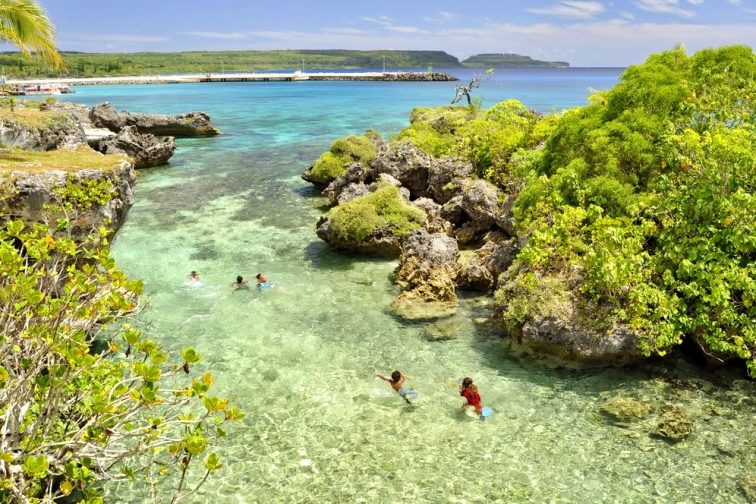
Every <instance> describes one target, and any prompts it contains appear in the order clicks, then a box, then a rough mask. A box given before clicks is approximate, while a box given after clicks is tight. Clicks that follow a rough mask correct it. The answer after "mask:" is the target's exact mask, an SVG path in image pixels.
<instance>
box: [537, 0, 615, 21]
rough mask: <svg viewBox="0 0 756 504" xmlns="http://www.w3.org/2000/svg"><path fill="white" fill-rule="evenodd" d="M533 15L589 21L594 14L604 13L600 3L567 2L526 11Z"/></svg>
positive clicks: (566, 0) (602, 5)
mask: <svg viewBox="0 0 756 504" xmlns="http://www.w3.org/2000/svg"><path fill="white" fill-rule="evenodd" d="M526 10H527V11H528V12H532V13H534V14H547V15H550V16H561V17H571V18H578V19H590V18H592V17H594V16H595V15H596V14H599V13H601V12H603V11H604V4H602V3H601V2H580V1H568V0H565V1H563V2H559V3H558V4H556V5H552V6H551V7H544V8H538V9H526Z"/></svg>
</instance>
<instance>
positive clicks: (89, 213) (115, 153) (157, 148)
mask: <svg viewBox="0 0 756 504" xmlns="http://www.w3.org/2000/svg"><path fill="white" fill-rule="evenodd" d="M24 106H25V105H24V102H23V101H21V102H19V103H18V104H17V105H16V106H15V107H16V108H15V111H12V112H11V113H9V114H8V113H6V114H4V115H3V118H2V120H0V141H2V143H3V145H4V149H3V153H6V154H7V155H8V156H10V157H11V159H12V158H13V156H14V153H24V152H54V153H56V156H55V157H56V162H55V163H51V164H50V166H42V167H39V166H38V164H39V163H38V162H37V163H31V162H24V161H23V159H22V156H16V157H18V158H19V159H20V160H19V161H13V162H9V163H3V164H4V165H5V166H3V169H2V170H0V182H1V183H2V192H3V195H4V197H3V198H2V202H1V203H0V212H1V213H2V220H3V222H6V221H8V220H13V219H22V220H23V221H25V222H27V223H34V222H41V223H47V224H48V225H50V224H52V223H54V222H55V219H56V218H59V217H60V216H61V215H59V214H60V212H59V211H54V210H50V209H51V208H61V207H62V205H64V204H65V203H66V202H67V201H68V200H69V199H70V198H67V193H71V192H73V191H72V190H70V188H82V187H84V188H86V187H95V186H96V187H101V188H106V193H107V197H104V198H102V199H97V201H96V202H95V203H92V202H87V204H84V205H76V204H75V202H74V207H76V208H75V216H74V219H73V222H71V223H70V225H69V226H68V227H67V232H69V233H72V236H73V237H74V238H76V236H78V235H81V234H83V233H86V232H89V231H91V230H92V229H97V228H99V227H100V226H106V227H107V228H108V229H109V230H110V231H111V233H113V234H114V233H116V232H117V231H118V229H119V228H120V227H121V225H122V224H123V222H124V221H125V219H126V216H127V214H128V211H129V209H130V208H131V205H132V204H133V201H134V198H133V186H134V184H135V182H136V172H135V170H136V169H141V168H148V167H153V166H162V165H165V164H167V163H168V160H169V159H170V157H171V156H172V155H173V153H174V151H175V149H176V141H175V137H196V136H212V135H218V134H220V131H218V130H217V129H216V128H215V127H214V126H213V125H212V122H211V121H210V118H209V117H208V116H207V115H206V114H203V113H201V112H192V113H189V114H184V115H177V116H165V115H156V114H134V113H129V112H118V111H116V110H115V109H114V108H113V107H112V106H111V105H110V104H108V103H102V104H100V105H97V106H95V107H93V108H92V109H89V108H87V107H85V106H82V105H75V104H71V103H43V104H42V105H40V106H39V109H40V110H39V111H37V110H33V111H32V112H34V116H33V117H34V118H38V117H43V118H44V120H43V121H36V122H33V121H30V120H29V117H31V116H30V115H29V114H23V113H22V112H23V107H24ZM98 153H99V154H98ZM97 156H100V157H99V158H98V157H97ZM69 157H70V158H72V161H70V163H68V164H66V160H67V159H68V158H69ZM82 158H85V159H86V161H85V162H83V161H82ZM58 161H60V163H61V164H62V165H65V167H63V168H58V167H57V166H56V165H57V164H58ZM3 172H4V174H3Z"/></svg>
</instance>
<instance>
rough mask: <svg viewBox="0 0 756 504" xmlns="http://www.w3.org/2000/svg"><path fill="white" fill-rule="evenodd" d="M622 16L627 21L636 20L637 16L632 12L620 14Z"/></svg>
mask: <svg viewBox="0 0 756 504" xmlns="http://www.w3.org/2000/svg"><path fill="white" fill-rule="evenodd" d="M620 16H622V17H623V18H625V19H630V20H633V19H635V14H633V13H632V12H620Z"/></svg>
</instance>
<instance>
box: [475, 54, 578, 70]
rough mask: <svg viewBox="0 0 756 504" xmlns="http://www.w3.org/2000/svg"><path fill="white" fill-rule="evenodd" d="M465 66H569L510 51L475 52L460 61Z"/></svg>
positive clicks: (564, 63)
mask: <svg viewBox="0 0 756 504" xmlns="http://www.w3.org/2000/svg"><path fill="white" fill-rule="evenodd" d="M462 64H463V65H464V66H467V67H476V68H490V67H493V68H564V67H568V66H570V64H569V63H567V62H566V61H541V60H534V59H533V58H531V57H530V56H521V55H519V54H512V53H504V54H502V53H493V54H476V55H475V56H470V57H469V58H467V59H466V60H463V61H462Z"/></svg>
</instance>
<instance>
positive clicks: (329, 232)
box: [315, 216, 401, 258]
mask: <svg viewBox="0 0 756 504" xmlns="http://www.w3.org/2000/svg"><path fill="white" fill-rule="evenodd" d="M315 232H316V234H317V235H318V237H319V238H320V239H321V240H323V241H325V242H326V243H328V245H329V246H330V247H331V248H333V249H336V250H341V251H344V252H352V253H357V254H365V255H372V256H376V257H387V258H394V257H397V256H398V255H399V252H400V250H401V247H400V244H399V238H398V237H397V236H395V235H393V234H392V233H390V232H388V231H384V230H378V231H377V232H376V233H374V234H373V235H372V236H369V237H368V238H366V239H365V240H362V241H360V242H354V241H349V240H344V239H342V238H340V237H339V236H338V235H337V234H336V233H335V232H334V231H333V228H332V227H331V221H330V220H328V218H327V217H325V216H323V217H321V218H320V220H319V221H318V223H317V226H316V229H315Z"/></svg>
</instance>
